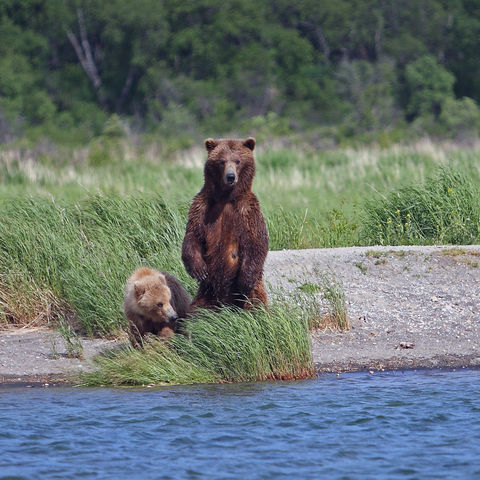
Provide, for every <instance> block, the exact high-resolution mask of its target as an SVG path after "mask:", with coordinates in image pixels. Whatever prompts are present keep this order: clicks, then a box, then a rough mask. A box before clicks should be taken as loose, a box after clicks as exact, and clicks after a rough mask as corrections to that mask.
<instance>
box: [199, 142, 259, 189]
mask: <svg viewBox="0 0 480 480" xmlns="http://www.w3.org/2000/svg"><path fill="white" fill-rule="evenodd" d="M205 148H206V149H207V153H208V157H207V162H206V163H205V170H204V175H205V185H207V187H213V188H214V189H215V191H217V192H218V191H221V192H225V193H228V192H229V191H233V190H238V191H245V190H249V189H250V188H251V187H252V182H253V177H254V175H255V160H254V157H253V150H254V148H255V139H254V138H247V139H246V140H213V139H212V138H207V140H205Z"/></svg>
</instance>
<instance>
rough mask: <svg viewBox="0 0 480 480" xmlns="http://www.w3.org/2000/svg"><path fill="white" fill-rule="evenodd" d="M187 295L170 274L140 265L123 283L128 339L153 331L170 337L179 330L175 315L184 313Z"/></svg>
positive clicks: (134, 338) (186, 306)
mask: <svg viewBox="0 0 480 480" xmlns="http://www.w3.org/2000/svg"><path fill="white" fill-rule="evenodd" d="M190 301H191V299H190V296H189V295H188V293H187V292H186V291H185V289H184V288H183V287H182V285H181V284H180V282H179V281H178V280H177V279H176V278H175V277H173V276H172V275H170V274H168V273H165V272H160V271H158V270H153V269H151V268H148V267H142V268H139V269H137V270H135V272H133V274H132V275H131V277H130V278H129V279H128V281H127V285H126V286H125V301H124V311H125V316H126V317H127V319H128V322H129V325H130V338H131V340H132V343H141V337H143V336H144V335H145V334H147V333H153V334H156V335H159V336H161V337H172V336H173V334H174V332H177V331H179V328H180V322H179V319H181V318H185V317H186V316H187V314H188V310H189V305H190Z"/></svg>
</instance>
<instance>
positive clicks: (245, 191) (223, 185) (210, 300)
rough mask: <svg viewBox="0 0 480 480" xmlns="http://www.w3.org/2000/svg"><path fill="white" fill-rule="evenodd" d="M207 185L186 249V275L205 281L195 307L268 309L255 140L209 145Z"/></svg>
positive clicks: (194, 209) (193, 210) (195, 206)
mask: <svg viewBox="0 0 480 480" xmlns="http://www.w3.org/2000/svg"><path fill="white" fill-rule="evenodd" d="M205 147H206V149H207V152H208V156H207V161H206V163H205V168H204V185H203V188H202V189H201V190H200V192H199V193H198V194H197V195H196V196H195V198H194V199H193V202H192V205H191V206H190V211H189V213H188V222H187V228H186V233H185V238H184V240H183V246H182V260H183V263H184V265H185V268H186V270H187V272H188V273H189V274H190V275H191V276H192V277H193V278H195V279H196V280H198V281H199V282H200V284H199V288H198V292H197V295H196V296H195V298H194V299H193V303H192V308H195V307H214V306H220V305H236V306H238V307H241V308H248V307H249V306H250V305H251V304H258V303H259V302H260V303H263V304H264V305H265V306H266V305H267V294H266V291H265V285H264V283H263V265H264V263H265V258H266V256H267V253H268V233H267V228H266V226H265V220H264V218H263V215H262V212H261V211H260V205H259V203H258V200H257V197H256V196H255V194H254V193H253V192H252V182H253V177H254V175H255V160H254V157H253V150H254V148H255V140H254V139H253V138H248V139H247V140H213V139H211V138H209V139H207V140H205Z"/></svg>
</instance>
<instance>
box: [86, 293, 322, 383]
mask: <svg viewBox="0 0 480 480" xmlns="http://www.w3.org/2000/svg"><path fill="white" fill-rule="evenodd" d="M304 314H305V305H303V306H297V305H295V304H293V305H292V304H280V303H277V304H275V305H274V306H273V307H272V308H271V309H270V310H268V311H267V310H264V309H262V308H255V309H252V310H239V309H236V308H222V309H219V310H203V311H200V312H199V313H198V314H197V315H196V316H195V317H194V318H193V319H191V320H190V321H189V322H188V323H187V334H188V338H187V337H184V336H182V335H177V336H175V337H174V339H173V340H171V341H170V342H164V341H162V340H158V339H155V338H152V339H150V340H148V341H147V342H146V344H145V347H144V348H143V349H138V350H137V349H133V348H130V347H127V348H125V349H121V350H119V351H116V352H110V353H109V354H107V355H102V356H99V357H97V360H96V361H97V366H98V369H97V370H96V371H95V372H93V373H89V374H86V375H85V376H84V377H83V382H84V384H86V385H91V386H92V385H115V386H120V385H145V384H162V383H167V384H185V383H211V382H249V381H259V380H278V379H281V380H291V379H299V378H309V377H313V376H314V375H315V370H314V367H313V362H312V358H311V354H310V341H309V332H308V324H307V317H306V316H305V315H304Z"/></svg>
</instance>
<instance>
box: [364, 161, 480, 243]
mask: <svg viewBox="0 0 480 480" xmlns="http://www.w3.org/2000/svg"><path fill="white" fill-rule="evenodd" d="M479 235H480V191H479V188H478V184H477V183H476V182H474V181H472V180H471V179H470V178H468V177H467V176H465V175H464V174H463V173H461V172H459V171H456V170H451V169H447V168H443V169H440V170H439V172H438V173H437V175H435V176H433V177H429V178H428V179H427V180H426V181H425V184H424V185H409V186H405V187H402V188H400V189H398V190H395V191H392V192H390V193H389V194H387V195H386V196H382V197H377V198H375V199H373V200H371V201H369V202H367V203H366V204H365V206H364V212H363V221H362V230H361V238H362V241H363V242H365V243H366V244H370V245H374V244H380V245H411V244H419V243H420V244H435V243H438V244H445V243H447V244H458V245H462V244H471V243H475V242H478V239H479Z"/></svg>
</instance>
